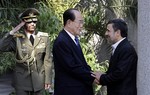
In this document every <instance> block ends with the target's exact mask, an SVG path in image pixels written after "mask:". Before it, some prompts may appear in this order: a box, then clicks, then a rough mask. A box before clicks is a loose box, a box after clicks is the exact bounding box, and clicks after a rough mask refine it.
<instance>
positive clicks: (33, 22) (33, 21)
mask: <svg viewBox="0 0 150 95" xmlns="http://www.w3.org/2000/svg"><path fill="white" fill-rule="evenodd" d="M32 22H33V23H37V21H29V22H26V23H27V24H30V23H32Z"/></svg>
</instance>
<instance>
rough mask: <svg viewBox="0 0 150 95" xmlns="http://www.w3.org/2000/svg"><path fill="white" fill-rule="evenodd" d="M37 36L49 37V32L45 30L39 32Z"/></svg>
mask: <svg viewBox="0 0 150 95" xmlns="http://www.w3.org/2000/svg"><path fill="white" fill-rule="evenodd" d="M37 36H38V37H41V36H43V37H44V36H45V37H48V33H45V32H38V33H37Z"/></svg>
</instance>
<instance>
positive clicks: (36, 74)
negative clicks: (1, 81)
mask: <svg viewBox="0 0 150 95" xmlns="http://www.w3.org/2000/svg"><path fill="white" fill-rule="evenodd" d="M38 15H39V12H38V10H36V9H35V8H29V9H26V10H25V11H24V12H23V13H22V14H21V15H20V18H21V20H22V22H21V23H20V24H19V25H18V26H16V27H15V28H14V29H13V30H11V31H10V32H9V33H7V34H6V35H5V36H4V37H3V38H2V39H1V40H0V51H5V52H10V51H12V52H14V53H15V56H16V59H15V60H16V66H15V68H14V75H13V77H14V79H13V86H14V87H15V90H16V95H33V94H34V95H42V92H43V90H44V89H48V88H49V87H50V85H51V75H50V73H51V71H52V70H51V66H52V61H51V60H52V58H51V54H50V41H49V36H48V33H44V32H37V31H36V23H37V21H38V19H37V16H38ZM23 26H24V31H23V32H22V33H21V32H18V30H20V28H21V27H23Z"/></svg>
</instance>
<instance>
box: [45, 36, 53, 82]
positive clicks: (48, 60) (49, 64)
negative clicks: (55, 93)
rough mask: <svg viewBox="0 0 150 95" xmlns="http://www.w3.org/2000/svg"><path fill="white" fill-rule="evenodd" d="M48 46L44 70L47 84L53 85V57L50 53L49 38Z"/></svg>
mask: <svg viewBox="0 0 150 95" xmlns="http://www.w3.org/2000/svg"><path fill="white" fill-rule="evenodd" d="M46 40H47V44H46V54H45V58H44V68H45V83H50V84H51V83H52V55H51V51H50V40H49V38H48V37H47V38H46Z"/></svg>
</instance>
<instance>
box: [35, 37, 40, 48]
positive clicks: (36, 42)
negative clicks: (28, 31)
mask: <svg viewBox="0 0 150 95" xmlns="http://www.w3.org/2000/svg"><path fill="white" fill-rule="evenodd" d="M40 40H41V38H40V37H38V36H37V35H35V39H34V47H36V46H37V45H38V44H39V42H40Z"/></svg>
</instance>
